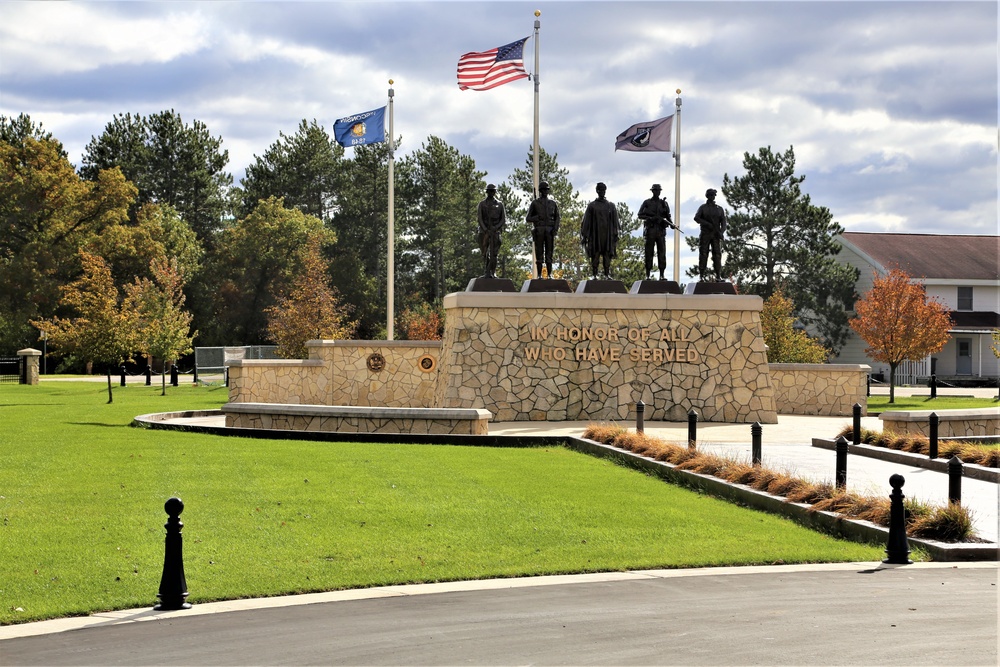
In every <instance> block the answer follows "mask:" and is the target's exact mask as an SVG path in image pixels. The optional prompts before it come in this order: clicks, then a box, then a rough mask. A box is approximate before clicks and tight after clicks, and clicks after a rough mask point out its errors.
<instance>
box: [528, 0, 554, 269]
mask: <svg viewBox="0 0 1000 667" xmlns="http://www.w3.org/2000/svg"><path fill="white" fill-rule="evenodd" d="M541 15H542V12H541V10H538V9H536V10H535V140H534V143H533V144H532V148H531V155H532V157H533V159H534V170H533V172H532V190H533V192H534V193H535V195H534V198H535V199H538V52H539V48H538V29H539V28H541V26H542V22H541V21H539V20H538V17H539V16H541ZM537 267H538V258H537V257H535V244H534V242H532V244H531V275H532V276H534V277H535V278H541V277H542V276H541V274H540V273H539V272H538V268H537ZM551 277H552V276H549V278H551Z"/></svg>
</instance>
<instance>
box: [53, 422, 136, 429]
mask: <svg viewBox="0 0 1000 667" xmlns="http://www.w3.org/2000/svg"><path fill="white" fill-rule="evenodd" d="M68 423H69V424H72V425H73V426H103V427H105V428H128V427H129V424H102V423H100V422H68Z"/></svg>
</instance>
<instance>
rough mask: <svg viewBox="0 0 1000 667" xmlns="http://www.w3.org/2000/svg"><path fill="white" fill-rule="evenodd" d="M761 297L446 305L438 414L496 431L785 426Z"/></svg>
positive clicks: (546, 298) (569, 298)
mask: <svg viewBox="0 0 1000 667" xmlns="http://www.w3.org/2000/svg"><path fill="white" fill-rule="evenodd" d="M762 303H763V302H762V301H761V299H760V298H759V297H756V296H730V295H705V296H695V295H663V294H647V295H622V294H580V293H576V294H554V293H533V294H532V293H517V294H510V293H467V292H463V293H457V294H449V295H448V296H446V297H445V300H444V307H445V313H446V318H445V334H444V340H443V345H442V348H441V367H442V371H441V379H440V383H439V385H438V388H437V393H436V398H435V404H436V405H439V406H442V407H462V408H485V409H488V410H490V411H491V412H493V414H494V415H495V418H496V420H497V421H523V420H542V421H572V420H597V419H605V420H621V421H624V420H627V419H630V418H632V417H633V415H634V407H635V403H636V401H638V400H640V399H641V400H642V401H643V402H644V403H646V404H647V406H649V407H648V408H647V413H646V418H647V419H649V420H651V421H655V420H666V421H684V420H686V419H687V413H688V411H689V410H691V409H692V408H694V409H695V410H697V411H698V413H699V414H700V418H701V419H702V420H703V421H709V422H713V421H715V422H747V423H749V422H755V421H758V422H761V423H768V424H773V423H775V422H777V411H776V410H775V402H774V391H773V389H772V387H771V381H770V376H769V375H768V368H767V359H766V357H765V352H764V341H763V338H762V334H761V327H760V310H761V306H762Z"/></svg>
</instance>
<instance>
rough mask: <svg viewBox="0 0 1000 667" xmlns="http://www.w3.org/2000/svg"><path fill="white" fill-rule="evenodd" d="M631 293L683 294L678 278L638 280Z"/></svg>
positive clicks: (633, 284)
mask: <svg viewBox="0 0 1000 667" xmlns="http://www.w3.org/2000/svg"><path fill="white" fill-rule="evenodd" d="M629 294H683V290H681V286H680V285H678V284H677V281H676V280H636V281H635V282H634V283H632V289H631V290H629Z"/></svg>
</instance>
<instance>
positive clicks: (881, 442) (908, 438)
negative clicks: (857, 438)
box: [835, 426, 1000, 468]
mask: <svg viewBox="0 0 1000 667" xmlns="http://www.w3.org/2000/svg"><path fill="white" fill-rule="evenodd" d="M853 435H854V430H853V429H852V427H851V426H845V427H844V428H842V429H841V430H840V432H839V433H837V435H836V436H835V437H837V438H839V437H841V436H843V437H845V438H848V439H850V438H851V437H853ZM861 442H863V443H865V444H868V445H874V446H875V447H886V448H887V449H895V450H900V451H904V452H909V453H911V454H920V455H922V456H929V455H930V451H931V442H930V438H928V437H927V436H926V435H921V434H911V435H898V434H896V433H893V432H892V431H881V432H879V431H871V430H868V429H865V428H863V429H861ZM952 456H957V457H958V458H960V459H962V462H963V463H972V464H975V465H981V466H986V467H989V468H1000V447H996V446H989V445H987V446H984V445H980V444H977V443H975V442H963V441H961V440H939V441H938V458H939V459H950V458H951V457H952Z"/></svg>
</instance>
